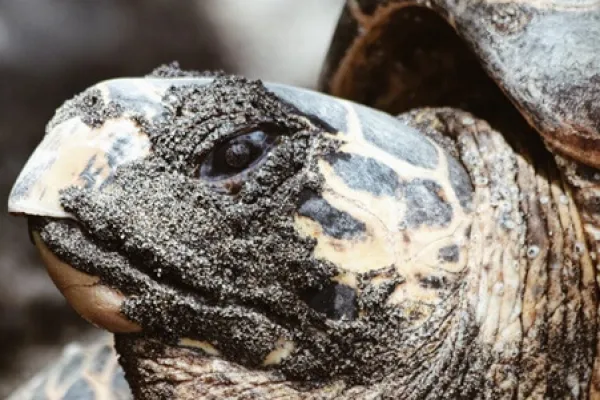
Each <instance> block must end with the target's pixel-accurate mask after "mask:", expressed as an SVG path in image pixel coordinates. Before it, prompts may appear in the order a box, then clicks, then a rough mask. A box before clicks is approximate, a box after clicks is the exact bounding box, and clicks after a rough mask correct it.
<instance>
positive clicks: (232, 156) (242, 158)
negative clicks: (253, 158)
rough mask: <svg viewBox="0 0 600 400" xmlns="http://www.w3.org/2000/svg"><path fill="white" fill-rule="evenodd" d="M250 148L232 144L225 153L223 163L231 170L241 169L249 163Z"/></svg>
mask: <svg viewBox="0 0 600 400" xmlns="http://www.w3.org/2000/svg"><path fill="white" fill-rule="evenodd" d="M250 151H251V149H250V146H248V145H247V144H246V143H234V144H232V145H231V146H230V147H229V148H228V149H227V150H226V151H225V162H226V163H227V165H229V166H230V167H231V168H243V167H245V166H247V165H248V164H249V163H250Z"/></svg>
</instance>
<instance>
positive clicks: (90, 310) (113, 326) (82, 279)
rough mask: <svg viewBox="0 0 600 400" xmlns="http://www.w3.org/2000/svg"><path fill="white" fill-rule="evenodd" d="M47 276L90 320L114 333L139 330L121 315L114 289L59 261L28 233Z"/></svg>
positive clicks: (121, 297) (120, 296) (35, 235)
mask: <svg viewBox="0 0 600 400" xmlns="http://www.w3.org/2000/svg"><path fill="white" fill-rule="evenodd" d="M31 235H32V240H33V243H34V244H35V246H36V247H37V249H38V251H39V253H40V256H41V258H42V261H43V262H44V264H45V266H46V269H47V271H48V274H49V275H50V278H51V279H52V281H53V282H54V284H55V285H56V287H57V288H58V289H59V290H60V291H61V293H62V294H63V296H64V297H65V298H66V299H67V301H68V302H69V304H70V305H71V306H72V307H73V308H74V309H75V311H77V313H78V314H79V315H81V316H82V317H83V318H85V319H86V320H87V321H89V322H90V323H92V324H94V325H96V326H98V327H100V328H103V329H106V330H108V331H111V332H115V333H133V332H140V331H141V330H142V328H141V327H140V326H139V325H138V324H136V323H134V322H132V321H130V320H128V319H127V318H125V317H124V316H123V315H122V314H121V311H120V310H121V305H122V304H123V302H124V301H125V299H126V297H125V296H124V295H123V294H122V293H121V292H119V291H118V290H115V289H112V288H109V287H108V286H106V285H103V284H102V283H100V278H99V277H96V276H92V275H89V274H86V273H84V272H81V271H78V270H77V269H75V268H74V267H72V266H71V265H69V264H67V263H65V262H63V261H61V260H60V259H59V258H58V257H57V256H56V255H55V254H54V253H53V252H52V251H51V250H50V249H49V248H48V247H47V246H46V244H45V243H44V242H43V240H42V239H41V237H40V235H39V233H37V232H35V231H33V232H31Z"/></svg>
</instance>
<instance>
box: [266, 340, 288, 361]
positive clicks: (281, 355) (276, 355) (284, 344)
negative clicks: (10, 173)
mask: <svg viewBox="0 0 600 400" xmlns="http://www.w3.org/2000/svg"><path fill="white" fill-rule="evenodd" d="M276 346H277V347H276V348H275V349H274V350H273V351H271V352H270V353H269V354H267V356H266V357H265V360H264V361H263V365H265V366H266V365H276V364H281V362H282V361H283V360H284V359H285V358H287V357H289V356H290V354H292V352H293V351H294V349H295V348H296V344H295V343H294V342H292V341H290V340H286V339H279V340H278V341H277V343H276Z"/></svg>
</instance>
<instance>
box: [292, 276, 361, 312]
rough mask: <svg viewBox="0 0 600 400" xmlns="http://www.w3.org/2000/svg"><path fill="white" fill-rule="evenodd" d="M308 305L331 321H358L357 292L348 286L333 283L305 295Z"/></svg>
mask: <svg viewBox="0 0 600 400" xmlns="http://www.w3.org/2000/svg"><path fill="white" fill-rule="evenodd" d="M303 297H304V298H305V299H306V302H307V304H308V305H309V306H310V307H311V308H312V309H314V310H315V311H317V312H320V313H323V314H325V315H326V316H327V318H330V319H342V318H345V319H356V317H357V316H358V310H357V304H356V299H357V296H356V291H355V290H354V289H352V288H351V287H349V286H347V285H343V284H340V283H332V284H330V285H325V286H324V287H323V288H321V289H319V290H311V291H309V292H307V293H305V294H304V295H303Z"/></svg>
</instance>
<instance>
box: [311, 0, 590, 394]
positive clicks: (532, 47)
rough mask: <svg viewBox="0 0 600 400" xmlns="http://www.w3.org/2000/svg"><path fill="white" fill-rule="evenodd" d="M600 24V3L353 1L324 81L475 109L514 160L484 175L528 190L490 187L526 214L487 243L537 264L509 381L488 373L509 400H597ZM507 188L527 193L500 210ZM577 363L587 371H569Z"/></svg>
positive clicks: (391, 101) (521, 301)
mask: <svg viewBox="0 0 600 400" xmlns="http://www.w3.org/2000/svg"><path fill="white" fill-rule="evenodd" d="M599 20H600V9H599V8H598V4H597V2H594V1H476V2H469V1H444V0H441V1H435V0H434V1H402V0H400V1H360V0H359V1H348V3H347V6H346V8H345V10H344V12H343V15H342V17H341V19H340V22H339V26H338V30H337V32H336V35H335V37H334V40H333V45H332V48H331V51H330V53H329V55H328V58H327V61H326V66H325V68H324V71H323V75H322V78H321V85H322V89H323V90H324V91H326V92H328V93H331V94H333V95H336V96H340V97H343V98H348V99H351V100H354V101H359V102H361V103H364V104H367V105H370V106H373V107H376V108H380V109H384V110H386V111H388V112H390V113H392V114H397V113H401V112H405V111H406V110H410V109H412V108H415V107H419V106H439V105H451V106H455V107H460V108H462V109H466V110H469V111H471V112H472V113H474V114H475V116H478V117H481V118H484V119H485V120H487V121H488V122H489V123H490V124H491V125H492V126H493V127H494V128H496V129H499V130H500V132H501V133H502V135H503V137H504V138H505V139H506V140H507V141H508V143H509V144H510V146H511V148H512V149H514V150H513V151H514V152H516V153H517V155H516V157H515V159H516V160H517V161H518V162H516V163H515V164H514V165H513V168H511V170H512V171H506V173H505V174H495V176H496V177H495V179H494V180H489V179H480V180H479V181H480V182H485V185H490V184H491V185H492V186H493V182H494V181H496V182H498V183H499V181H498V178H499V177H502V178H503V179H504V180H506V182H504V184H506V185H510V184H511V181H513V183H512V185H514V183H517V185H518V190H517V189H516V188H514V186H513V187H512V188H511V191H510V192H509V191H507V190H508V189H509V188H510V186H507V187H500V188H496V189H494V188H493V187H492V188H491V189H492V193H494V191H496V194H494V196H492V197H491V198H490V200H491V202H492V203H491V205H492V206H494V207H499V206H500V207H505V209H506V211H507V212H517V213H518V214H517V215H520V217H519V218H517V219H516V220H513V221H512V222H509V224H508V225H506V227H517V230H522V232H521V233H520V235H518V236H512V237H505V238H503V239H502V240H499V241H497V242H495V243H491V244H490V250H489V251H490V252H492V253H495V254H496V257H497V258H496V260H497V261H496V262H501V261H502V260H504V259H508V260H510V258H511V257H512V256H510V254H507V252H508V251H509V249H510V248H511V247H512V246H515V245H517V247H516V249H520V250H521V251H525V249H530V250H528V251H529V255H530V256H535V257H531V258H526V259H524V260H526V261H527V262H525V261H520V262H519V265H520V266H521V267H522V270H521V271H522V272H520V274H522V275H520V278H519V279H518V283H519V285H518V286H517V287H520V289H519V291H517V292H516V293H513V294H512V295H511V296H512V297H514V299H515V303H514V305H513V313H512V314H513V317H514V318H515V319H514V321H513V322H514V324H513V326H512V328H511V329H507V330H504V331H503V332H504V334H503V336H504V337H505V338H510V340H511V342H512V343H513V344H514V347H512V348H513V349H514V353H513V355H512V356H511V357H509V358H507V359H505V361H503V362H502V368H501V369H500V370H504V372H502V373H501V374H499V373H498V372H493V369H490V370H489V371H490V372H489V373H493V374H494V375H496V379H498V387H504V388H506V389H507V390H506V392H505V396H506V397H509V398H510V397H514V396H517V397H519V398H521V397H529V396H533V397H535V398H540V397H544V398H548V397H550V398H561V397H565V396H567V397H569V396H570V397H575V398H588V397H589V398H597V397H598V396H599V395H598V390H599V386H600V365H599V364H597V363H598V361H597V360H598V354H599V353H598V350H597V343H598V332H597V327H598V319H597V318H598V312H597V302H598V299H597V290H598V289H597V283H596V281H595V276H596V271H597V267H596V263H597V261H596V260H597V249H598V239H599V238H600V235H598V222H599V221H598V198H599V197H598V195H599V194H600V193H599V191H598V189H599V187H598V182H599V175H598V171H597V169H596V167H597V166H598V160H599V159H600V158H599V157H598V154H597V152H598V149H599V148H600V147H599V146H598V144H597V141H598V117H597V115H598V114H597V112H596V111H595V110H596V107H597V101H595V99H596V98H597V97H598V96H597V90H598V85H597V83H596V82H597V74H598V71H599V70H600V59H598V57H599V56H598V55H599V54H600V51H599V50H598V47H599V46H600V45H599V43H598V41H597V40H596V39H595V38H596V37H598V35H597V34H596V32H597V31H598V29H599V27H600V24H599V23H598V21H599ZM490 78H492V79H490ZM498 87H500V88H501V89H502V91H500V90H498ZM506 98H508V99H510V101H511V102H512V104H510V103H509V102H508V101H507V100H506ZM514 105H516V106H517V108H518V110H519V111H520V112H521V116H519V115H517V114H516V113H515V112H514V110H515V107H514ZM522 117H524V119H523V118H522ZM525 121H527V122H528V123H529V124H528V123H526V122H525ZM529 125H531V126H533V127H534V128H535V130H533V129H531V127H530V126H529ZM536 130H537V131H536ZM538 134H541V136H542V137H543V139H544V143H542V142H540V141H538V140H537V138H536V136H537V135H538ZM479 136H480V135H478V137H479ZM479 140H480V139H478V142H479ZM492 143H494V142H492ZM544 144H545V147H546V148H547V149H548V150H549V151H550V152H551V153H554V156H555V157H554V158H555V162H552V161H551V153H548V152H547V151H545V150H544V149H543V147H544ZM478 147H481V150H480V151H479V152H478V153H479V154H480V155H481V156H485V155H486V154H487V156H488V157H500V151H499V149H498V145H497V144H494V145H493V146H492V145H489V144H487V145H484V144H481V145H479V146H478ZM526 150H527V151H528V152H529V155H526V154H527V152H526ZM506 154H508V153H506ZM470 157H471V156H469V158H470ZM512 157H513V156H511V158H512ZM463 162H464V163H465V165H466V167H467V169H469V165H470V164H469V163H468V162H467V159H464V158H463ZM512 162H513V161H511V163H512ZM494 164H496V163H493V164H492V165H494ZM469 170H470V169H469ZM470 171H471V170H470ZM474 182H475V183H477V180H475V181H474ZM499 189H500V190H501V191H500V192H499V193H504V194H503V195H502V197H504V196H505V194H506V193H512V196H517V197H513V200H512V201H511V203H512V204H509V205H504V204H497V198H498V194H497V193H498V190H499ZM561 192H562V193H561ZM557 232H558V234H557ZM529 260H534V261H529ZM502 262H503V261H502ZM500 278H506V275H505V273H504V272H503V274H502V275H501V276H500ZM499 281H500V282H498V284H497V287H496V289H497V290H500V291H501V293H502V295H503V296H504V297H505V298H506V297H507V296H506V292H505V290H506V285H502V284H501V283H502V282H501V281H502V279H499ZM509 287H514V285H511V286H509ZM483 294H484V292H480V293H479V297H480V299H481V300H482V301H483V302H484V303H486V302H487V301H488V300H487V299H486V296H482V295H483ZM509 298H510V297H509ZM492 311H493V312H492V313H491V314H490V315H489V317H490V318H502V313H500V312H499V311H494V310H492ZM505 315H507V314H505ZM499 332H500V331H499ZM583 332H586V333H583ZM491 342H492V343H494V348H495V349H497V350H498V351H499V350H501V349H503V345H502V341H500V340H498V339H494V340H492V341H491ZM508 353H510V352H508ZM566 353H568V354H566ZM577 353H578V355H576V354H577ZM584 360H585V361H584ZM569 365H574V366H575V365H576V366H578V367H579V368H581V367H582V366H584V365H585V367H584V368H583V369H580V372H578V373H576V374H575V375H571V374H573V373H574V369H573V368H572V367H569ZM511 370H512V371H514V372H511V373H510V374H509V373H508V372H510V371H511ZM576 375H578V376H579V377H578V378H577V377H576ZM575 382H579V383H578V384H575ZM490 392H491V391H490V389H489V388H486V389H485V390H482V393H488V394H489V393H490ZM498 397H500V396H498Z"/></svg>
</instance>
